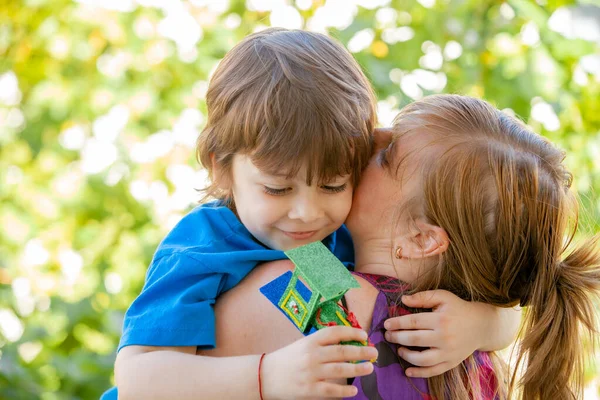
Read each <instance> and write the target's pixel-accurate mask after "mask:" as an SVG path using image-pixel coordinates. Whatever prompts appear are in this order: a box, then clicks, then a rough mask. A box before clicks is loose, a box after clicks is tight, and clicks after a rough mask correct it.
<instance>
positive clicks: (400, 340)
mask: <svg viewBox="0 0 600 400" xmlns="http://www.w3.org/2000/svg"><path fill="white" fill-rule="evenodd" d="M385 340H387V341H388V342H390V343H397V344H399V345H402V346H417V347H437V346H436V345H438V344H439V343H440V342H441V341H440V338H439V334H438V333H437V332H435V331H387V332H386V333H385Z"/></svg>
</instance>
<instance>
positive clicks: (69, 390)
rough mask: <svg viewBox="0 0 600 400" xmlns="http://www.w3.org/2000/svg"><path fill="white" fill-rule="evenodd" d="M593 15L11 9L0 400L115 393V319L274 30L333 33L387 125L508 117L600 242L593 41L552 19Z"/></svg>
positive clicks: (430, 7)
mask: <svg viewBox="0 0 600 400" xmlns="http://www.w3.org/2000/svg"><path fill="white" fill-rule="evenodd" d="M94 3H96V4H102V5H103V8H101V7H96V6H94V5H93V4H94ZM268 3H272V4H271V6H273V4H279V6H277V7H279V8H277V10H278V11H273V13H271V12H270V11H269V10H268V9H267V8H269V6H268ZM585 3H586V2H580V4H578V3H576V2H572V1H560V0H559V1H549V0H548V1H541V0H540V1H538V2H533V1H527V0H509V1H508V2H506V3H503V2H501V1H497V0H463V1H449V0H438V1H435V0H420V1H419V2H417V1H413V0H391V1H389V0H388V1H386V0H383V1H382V0H375V1H371V2H369V1H359V0H356V1H335V0H328V1H325V0H316V1H310V0H308V1H306V0H305V1H300V0H298V1H295V2H294V1H287V2H286V1H279V2H277V1H275V2H268V1H258V0H255V1H248V2H244V1H240V0H232V1H221V0H218V1H216V0H215V1H207V0H195V1H193V0H189V1H187V2H181V3H180V2H175V1H160V0H144V1H142V0H138V1H134V0H128V1H125V0H123V1H117V0H115V1H80V2H71V1H66V0H54V1H47V0H25V1H12V0H4V1H3V2H1V3H0V398H3V399H4V398H6V399H39V398H41V399H45V400H50V399H93V398H97V397H98V396H99V395H100V393H101V392H102V391H103V390H105V389H106V388H108V387H109V386H111V385H112V381H111V377H112V363H113V360H114V355H115V354H114V351H115V348H116V346H117V343H118V339H119V334H120V329H121V322H122V315H123V313H124V311H125V309H126V308H127V306H128V305H129V304H130V302H131V301H132V300H133V298H134V297H135V296H136V294H137V293H138V292H139V290H140V288H141V286H142V284H143V280H144V275H145V269H146V267H147V265H148V263H149V261H150V259H151V257H152V254H153V251H154V249H155V247H156V245H157V244H158V242H159V241H160V239H161V237H162V236H163V235H164V234H165V233H166V232H167V231H168V230H169V228H170V227H171V226H172V225H173V223H174V222H175V221H176V220H177V219H178V218H179V217H181V215H183V214H184V213H185V212H186V211H187V210H189V209H190V208H191V207H192V206H193V203H194V201H195V199H197V196H195V192H194V188H198V187H201V186H202V184H203V179H204V175H203V174H202V172H201V171H199V172H198V169H199V168H198V166H197V163H196V161H195V157H194V150H193V145H194V139H195V136H196V135H197V134H198V132H199V130H200V129H201V128H202V126H203V121H204V119H205V112H206V105H205V102H204V94H205V91H206V85H207V81H208V79H209V76H210V73H211V70H212V69H213V68H214V67H215V65H216V63H217V62H218V61H219V60H220V59H221V58H222V57H223V55H224V54H225V53H226V52H227V51H228V49H230V48H231V47H232V46H233V45H234V44H235V43H236V42H238V41H239V40H240V39H241V38H242V37H244V36H245V35H246V34H248V33H250V32H252V31H254V30H256V29H260V27H264V26H269V25H270V24H280V23H282V21H283V23H285V24H291V25H292V26H293V25H294V24H296V25H297V26H302V27H309V28H311V29H322V28H323V27H325V28H327V30H328V32H329V33H330V34H331V35H332V36H334V37H336V38H338V39H339V40H340V41H342V42H343V43H344V44H345V45H347V46H348V47H349V48H350V49H351V50H352V51H353V52H354V54H355V56H356V58H357V59H358V60H359V62H360V64H361V65H362V66H363V67H364V69H365V71H366V72H367V74H368V76H369V77H370V79H371V80H372V82H373V85H374V86H375V89H376V91H377V94H378V96H379V99H380V100H381V101H380V104H379V110H380V117H381V121H382V123H384V124H385V123H389V121H390V118H391V117H392V116H393V114H394V113H395V112H396V111H397V110H398V109H399V108H400V107H402V106H403V105H405V104H407V103H409V102H410V101H412V100H413V99H414V98H418V97H420V96H422V95H426V94H429V93H435V92H447V93H463V94H470V95H476V96H481V97H484V98H486V99H487V100H489V101H491V102H493V103H495V104H496V105H497V106H498V107H499V108H503V109H504V108H507V109H511V110H513V111H514V113H515V114H517V115H519V116H520V117H521V118H523V119H524V120H525V121H526V122H527V123H529V124H530V125H531V126H533V127H534V128H535V129H536V130H537V131H539V132H541V133H542V134H543V135H545V136H547V137H549V138H550V139H551V140H553V141H554V142H556V143H558V144H559V145H561V146H562V147H563V148H564V149H565V150H566V151H567V162H568V164H569V166H570V167H571V169H572V171H573V173H574V175H575V186H576V188H577V190H578V191H579V193H580V195H581V198H582V203H583V205H584V207H585V213H584V214H583V216H582V218H581V222H582V225H583V231H584V232H587V233H592V232H598V231H600V229H599V228H600V217H599V215H600V201H599V198H598V189H599V188H600V162H599V161H598V160H600V66H599V64H598V63H600V61H599V60H600V46H599V43H600V39H599V38H596V39H594V38H592V39H590V38H585V37H577V35H576V34H575V35H573V34H569V29H568V28H569V27H570V28H573V25H574V24H575V26H576V24H578V23H579V22H578V21H573V20H572V21H571V22H570V25H565V23H564V21H563V24H562V25H561V20H560V18H558V17H557V15H558V16H560V15H563V16H564V15H565V14H564V13H565V10H567V11H568V10H571V11H572V10H574V9H575V8H576V7H580V8H581V9H582V10H583V11H584V12H583V16H584V17H585V16H589V15H598V13H599V12H600V11H599V9H598V7H597V6H594V5H592V3H593V2H587V3H588V4H585ZM265 4H267V5H265ZM281 4H283V5H285V4H287V5H288V7H287V8H285V7H283V6H282V5H281ZM282 7H283V8H282ZM111 8H113V9H111ZM557 10H558V11H557ZM561 13H562V14H561ZM581 14H582V13H580V15H581ZM282 15H283V17H282ZM584 22H585V21H584ZM582 23H583V22H582ZM586 23H588V24H590V23H591V24H594V23H596V24H597V23H598V20H597V19H596V20H594V19H591V20H590V19H588V20H587V22H586ZM327 25H329V26H327ZM556 26H558V27H559V28H560V27H561V26H562V27H563V28H564V29H566V30H565V32H566V33H565V32H562V33H558V32H557V30H559V31H560V29H557V28H556ZM565 27H566V28H565ZM572 30H573V29H571V31H572ZM571 33H572V32H571ZM595 60H596V61H595ZM595 62H596V64H595ZM594 375H595V372H594V371H593V370H590V371H589V378H590V379H593V378H594Z"/></svg>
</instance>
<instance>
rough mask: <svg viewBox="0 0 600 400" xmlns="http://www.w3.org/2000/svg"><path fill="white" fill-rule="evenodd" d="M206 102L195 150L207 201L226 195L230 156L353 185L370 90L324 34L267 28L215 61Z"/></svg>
mask: <svg viewBox="0 0 600 400" xmlns="http://www.w3.org/2000/svg"><path fill="white" fill-rule="evenodd" d="M206 103H207V108H208V121H207V124H206V127H205V128H204V130H203V131H202V133H201V134H200V136H199V138H198V142H197V148H196V155H197V158H198V160H199V162H200V163H201V164H202V165H203V166H204V167H205V168H206V169H207V171H208V173H209V177H210V178H211V184H210V185H209V186H208V187H207V188H206V189H205V195H206V196H205V198H208V197H215V198H217V199H220V200H224V201H226V202H228V201H230V200H231V198H230V196H229V193H228V192H227V191H226V190H222V189H221V188H220V184H221V183H222V182H221V178H223V177H227V176H230V173H231V163H232V160H233V156H234V155H235V154H245V155H248V156H249V157H250V158H251V160H252V162H253V163H254V164H255V165H256V166H257V167H258V168H260V169H261V170H263V171H265V172H267V173H281V172H282V171H285V172H286V173H287V174H288V175H289V176H290V177H292V176H294V175H295V174H296V173H297V172H298V170H299V169H300V168H301V167H302V166H303V165H306V167H307V176H306V178H307V184H312V183H313V181H316V182H317V183H321V182H326V181H327V180H330V179H333V178H334V177H336V176H338V175H345V174H351V175H352V183H353V184H355V183H356V182H357V181H358V178H359V176H360V173H361V172H362V170H363V169H364V167H365V166H366V165H367V162H368V160H369V158H370V155H371V147H372V132H373V129H374V128H375V124H376V111H375V107H376V106H375V105H376V103H375V96H374V93H373V90H372V88H371V86H370V84H369V81H368V80H367V78H366V77H365V75H364V74H363V72H362V71H361V69H360V66H359V65H358V63H357V62H356V60H354V58H353V57H352V56H351V55H350V54H349V53H348V51H347V50H346V49H344V47H343V46H342V45H341V44H339V43H338V42H336V41H335V40H333V39H331V38H329V37H327V36H326V35H323V34H319V33H314V32H307V31H301V30H287V29H281V28H271V29H267V30H264V31H261V32H258V33H254V34H252V35H250V36H248V37H246V38H245V39H244V40H242V41H241V42H240V43H239V44H237V45H236V46H235V47H234V48H233V49H232V50H230V51H229V52H228V53H227V54H226V55H225V57H224V58H223V60H222V61H221V63H220V64H219V66H218V68H217V69H216V71H215V73H214V75H213V76H212V78H211V80H210V83H209V88H208V92H207V95H206ZM215 166H218V167H219V174H216V173H215V171H214V167H215Z"/></svg>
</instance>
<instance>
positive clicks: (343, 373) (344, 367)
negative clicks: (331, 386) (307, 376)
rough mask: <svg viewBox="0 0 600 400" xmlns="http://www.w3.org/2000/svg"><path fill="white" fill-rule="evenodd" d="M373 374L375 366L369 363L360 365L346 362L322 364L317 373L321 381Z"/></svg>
mask: <svg viewBox="0 0 600 400" xmlns="http://www.w3.org/2000/svg"><path fill="white" fill-rule="evenodd" d="M371 372H373V364H371V363H369V362H365V363H360V364H351V363H346V362H339V363H329V364H322V365H320V366H319V370H318V372H317V374H318V377H319V380H322V379H337V378H354V377H356V376H365V375H369V374H370V373H371Z"/></svg>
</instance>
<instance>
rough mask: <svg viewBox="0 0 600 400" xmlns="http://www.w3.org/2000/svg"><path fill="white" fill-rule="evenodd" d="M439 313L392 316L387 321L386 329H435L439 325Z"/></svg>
mask: <svg viewBox="0 0 600 400" xmlns="http://www.w3.org/2000/svg"><path fill="white" fill-rule="evenodd" d="M438 318H439V315H438V314H437V313H430V312H424V313H417V314H408V315H402V316H400V317H394V318H390V319H388V320H387V321H385V325H384V326H385V329H387V330H388V331H397V330H401V329H412V330H417V329H431V330H433V329H435V328H436V327H437V326H438Z"/></svg>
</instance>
